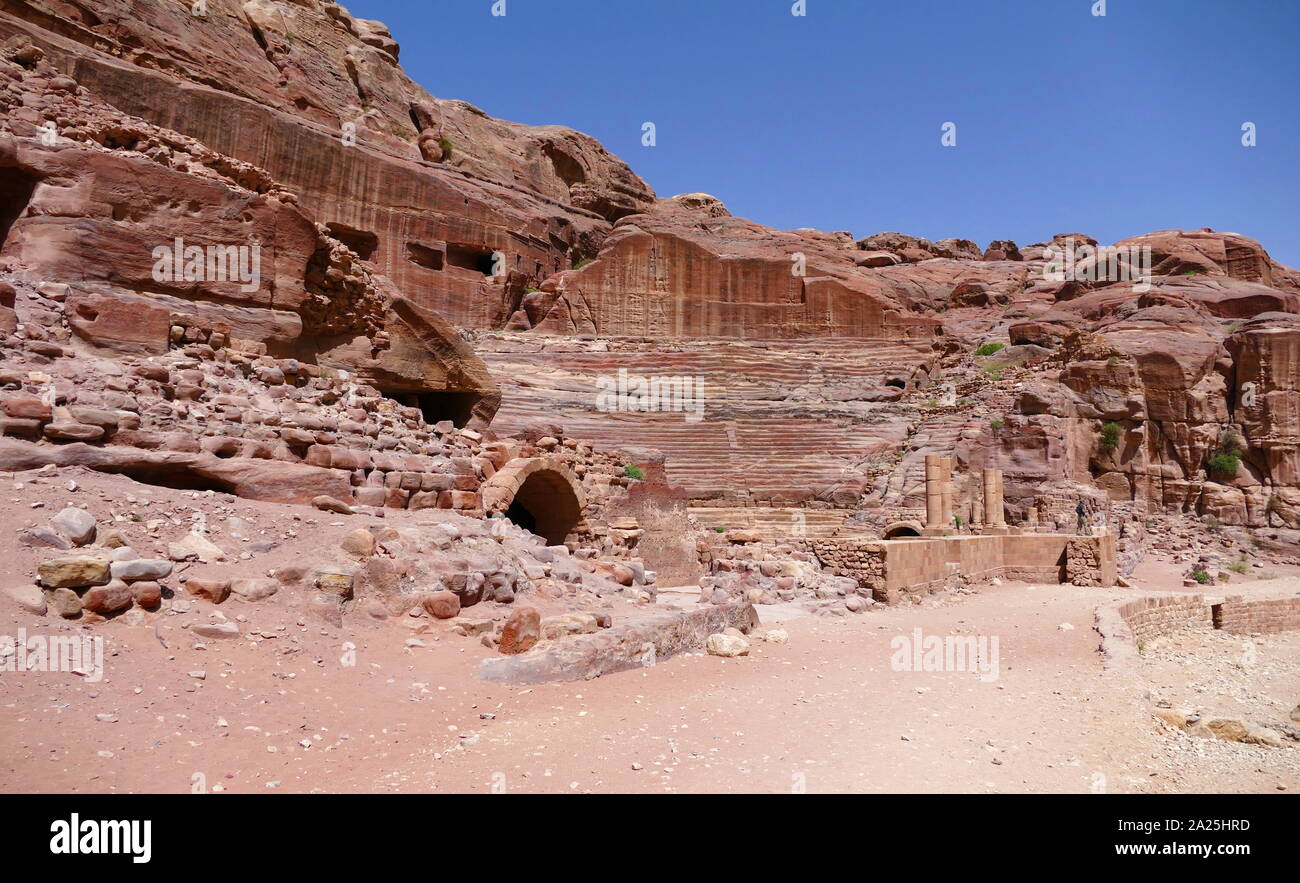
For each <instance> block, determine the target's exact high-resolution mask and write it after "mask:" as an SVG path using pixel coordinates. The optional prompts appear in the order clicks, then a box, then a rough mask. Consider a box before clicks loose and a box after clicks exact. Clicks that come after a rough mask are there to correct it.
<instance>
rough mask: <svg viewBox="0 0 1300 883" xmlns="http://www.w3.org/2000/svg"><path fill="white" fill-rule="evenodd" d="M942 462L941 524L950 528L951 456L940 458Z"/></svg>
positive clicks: (951, 524) (951, 523)
mask: <svg viewBox="0 0 1300 883" xmlns="http://www.w3.org/2000/svg"><path fill="white" fill-rule="evenodd" d="M941 460H942V463H943V466H942V468H943V496H942V498H941V499H942V500H943V526H944V528H945V529H946V528H951V527H952V526H953V522H952V457H943V458H941Z"/></svg>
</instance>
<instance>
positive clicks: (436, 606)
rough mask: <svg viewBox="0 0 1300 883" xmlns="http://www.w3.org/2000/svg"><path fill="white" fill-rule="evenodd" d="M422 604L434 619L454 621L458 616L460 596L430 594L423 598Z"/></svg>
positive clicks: (452, 593) (444, 592)
mask: <svg viewBox="0 0 1300 883" xmlns="http://www.w3.org/2000/svg"><path fill="white" fill-rule="evenodd" d="M422 604H423V605H424V609H425V610H427V611H428V612H429V615H430V616H433V617H435V618H436V619H454V618H455V617H457V616H459V615H460V596H459V595H457V594H456V593H455V592H448V591H441V592H430V593H429V594H427V595H425V596H424V599H423V601H422Z"/></svg>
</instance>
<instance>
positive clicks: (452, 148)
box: [438, 135, 456, 162]
mask: <svg viewBox="0 0 1300 883" xmlns="http://www.w3.org/2000/svg"><path fill="white" fill-rule="evenodd" d="M438 146H439V147H441V148H442V160H443V162H446V161H447V160H449V159H451V155H452V154H453V153H455V152H456V142H455V141H452V140H451V139H450V138H448V137H447V136H446V135H443V136H442V137H441V138H439V139H438Z"/></svg>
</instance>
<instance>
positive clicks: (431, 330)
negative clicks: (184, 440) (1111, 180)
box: [0, 0, 1300, 540]
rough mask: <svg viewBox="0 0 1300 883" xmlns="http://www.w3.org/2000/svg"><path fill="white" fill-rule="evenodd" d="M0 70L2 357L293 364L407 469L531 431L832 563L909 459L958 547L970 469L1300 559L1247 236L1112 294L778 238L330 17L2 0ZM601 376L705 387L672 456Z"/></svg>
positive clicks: (1280, 345)
mask: <svg viewBox="0 0 1300 883" xmlns="http://www.w3.org/2000/svg"><path fill="white" fill-rule="evenodd" d="M0 44H3V47H4V48H3V51H2V52H0V108H3V119H2V120H0V193H2V194H3V196H4V201H3V203H4V210H3V213H2V214H0V273H3V274H4V277H5V279H7V280H8V282H7V283H6V285H5V287H3V288H0V332H3V333H5V334H6V335H11V336H12V338H11V339H12V340H16V341H18V342H20V343H21V348H22V350H23V352H24V353H25V357H31V356H32V355H33V354H34V355H35V356H36V357H38V358H59V357H60V356H61V355H62V354H63V352H64V350H66V351H68V352H72V353H84V354H91V355H93V356H94V357H95V358H102V359H108V360H109V361H112V360H114V359H122V358H135V359H139V358H144V359H149V358H154V357H160V356H163V355H165V354H168V353H171V352H174V351H175V350H177V349H180V348H183V347H186V346H194V345H198V346H210V347H211V348H212V349H213V350H214V351H221V350H223V349H229V350H233V351H235V352H238V353H241V354H243V355H244V356H247V359H246V361H247V363H248V366H250V367H249V370H253V371H257V370H260V369H262V368H268V367H273V368H274V370H275V371H281V373H282V374H283V368H282V367H280V366H278V362H283V361H285V360H289V362H290V364H291V366H292V365H297V364H301V365H304V366H310V367H311V369H312V370H320V371H322V372H324V375H325V377H326V379H327V380H329V381H330V383H332V384H334V387H331V390H333V389H335V388H337V389H346V387H347V382H348V381H347V379H348V378H349V377H353V376H355V377H356V378H357V379H359V380H360V381H362V382H364V383H365V384H367V385H368V386H367V387H366V389H365V390H364V391H363V392H364V395H365V396H367V397H369V396H371V393H372V392H373V394H374V396H377V397H379V398H384V397H386V398H389V399H395V400H397V401H398V402H399V403H400V405H401V406H403V407H408V408H414V409H416V410H417V411H418V412H419V413H418V414H413V415H409V421H408V422H409V425H408V427H407V428H411V427H415V428H414V430H413V432H414V436H413V437H412V438H409V439H408V438H406V437H405V436H401V437H399V436H397V435H394V436H393V438H394V439H395V441H394V444H396V445H398V446H399V448H400V450H403V451H405V452H407V453H412V454H415V455H417V456H423V455H425V454H426V452H425V451H423V450H417V449H418V448H421V447H422V446H424V447H428V446H429V445H430V443H431V441H432V436H431V435H430V434H429V433H428V432H427V431H426V430H425V429H421V428H420V427H421V425H424V426H426V429H427V426H432V425H435V424H438V423H440V422H442V421H444V420H447V421H450V422H451V423H453V424H455V426H456V427H457V428H466V427H468V428H470V429H471V431H474V430H486V429H487V428H488V427H489V426H491V427H492V428H493V429H494V430H496V432H498V433H500V434H502V435H507V434H515V433H525V434H526V433H527V432H528V431H529V430H530V429H531V428H535V427H537V426H538V425H539V424H543V425H545V426H550V425H552V424H557V425H560V426H562V427H563V430H564V434H567V436H568V437H572V438H581V439H582V440H583V441H584V442H590V443H594V444H595V445H596V446H597V447H604V448H624V447H628V446H633V445H635V446H641V447H643V448H654V449H658V450H660V451H662V452H663V453H664V454H665V455H666V456H667V466H666V469H667V472H666V475H667V477H668V478H669V479H671V480H672V481H674V482H675V483H677V484H680V485H682V486H684V487H685V489H686V493H687V495H688V497H689V499H690V502H691V503H692V505H693V506H694V507H695V508H696V509H697V510H704V509H721V510H735V511H736V512H741V510H746V509H752V508H754V507H755V506H763V507H768V508H776V509H790V510H805V509H806V510H811V511H816V512H821V513H823V515H822V516H819V517H824V518H825V519H827V520H825V524H826V525H829V527H827V529H833V527H834V525H838V524H840V523H842V522H843V521H844V520H845V519H848V518H852V519H854V523H858V524H861V523H875V522H880V523H885V522H888V521H890V520H898V519H906V518H908V517H910V516H911V515H912V514H914V512H915V510H916V509H917V508H918V507H919V506H920V505H921V502H922V499H921V496H922V494H921V486H922V478H923V477H922V475H921V464H922V462H923V459H924V456H925V455H926V454H927V453H944V454H950V455H955V457H956V459H957V463H958V482H959V496H960V500H959V509H962V511H966V512H972V513H973V512H974V511H977V510H978V505H977V501H976V497H977V495H978V488H977V487H976V486H975V485H976V484H977V482H973V481H970V480H969V479H968V478H967V476H973V475H975V474H977V473H978V469H979V468H980V467H981V466H984V465H992V466H997V467H1000V468H1002V469H1004V470H1005V473H1006V495H1007V501H1008V505H1009V507H1010V509H1011V514H1012V515H1013V517H1014V518H1015V519H1017V521H1019V519H1028V518H1032V519H1035V520H1038V521H1040V523H1048V524H1058V523H1061V522H1068V520H1069V518H1070V513H1071V512H1072V510H1073V501H1074V500H1075V499H1076V498H1077V496H1078V495H1079V494H1080V493H1084V494H1086V495H1088V496H1089V497H1091V498H1094V499H1096V500H1098V501H1105V502H1107V503H1109V504H1122V505H1124V506H1139V507H1142V508H1144V509H1152V510H1155V509H1165V510H1170V511H1176V512H1184V513H1188V514H1194V515H1197V516H1207V517H1211V518H1212V519H1213V520H1214V521H1215V522H1216V523H1222V524H1230V525H1240V526H1243V527H1250V528H1254V529H1258V530H1265V531H1273V532H1274V536H1273V539H1279V538H1280V539H1282V540H1286V539H1288V538H1289V537H1291V535H1290V534H1286V533H1283V534H1278V533H1277V532H1278V531H1283V532H1285V531H1290V530H1295V529H1297V528H1300V459H1298V456H1300V455H1298V454H1297V443H1298V442H1300V438H1298V436H1300V392H1297V389H1296V384H1297V377H1300V369H1298V368H1297V359H1298V358H1300V355H1298V353H1300V274H1297V272H1296V271H1295V270H1292V269H1290V268H1287V267H1284V266H1282V265H1280V264H1278V263H1277V262H1275V261H1273V260H1272V259H1271V258H1270V257H1269V255H1268V253H1267V252H1266V251H1265V249H1264V248H1263V247H1262V246H1261V245H1260V244H1259V243H1257V242H1255V241H1254V240H1252V239H1250V238H1248V237H1246V236H1243V235H1238V234H1231V233H1217V232H1214V231H1212V230H1209V229H1204V230H1199V231H1178V230H1171V231H1162V232H1158V233H1152V234H1149V235H1146V236H1140V237H1136V238H1134V239H1130V240H1126V241H1124V242H1121V243H1116V244H1115V246H1116V247H1117V248H1118V249H1120V253H1121V254H1123V255H1126V256H1128V257H1124V258H1122V259H1116V260H1111V261H1109V263H1107V261H1106V260H1105V259H1104V257H1103V259H1102V260H1100V261H1099V260H1098V258H1097V256H1096V255H1095V253H1092V252H1090V249H1092V248H1093V247H1095V246H1097V243H1096V242H1095V241H1094V240H1092V239H1091V238H1090V237H1087V236H1085V235H1082V234H1064V235H1058V236H1055V237H1054V238H1053V239H1051V240H1044V241H1042V242H1038V243H1032V244H1024V245H1020V244H1017V243H1014V242H1010V241H998V242H993V243H990V244H988V245H987V246H986V247H981V246H980V245H978V244H977V243H974V242H971V241H969V240H964V239H949V240H943V241H939V242H930V241H928V240H925V239H920V238H916V237H912V236H908V235H904V234H900V233H879V234H875V235H870V236H866V237H864V238H863V237H859V236H856V235H854V234H850V233H846V232H829V233H828V232H820V231H816V230H807V229H805V230H795V231H778V230H773V229H770V228H767V227H763V226H761V225H758V224H755V223H753V222H750V221H746V220H743V219H740V218H736V217H733V216H732V215H731V214H730V212H729V211H728V210H727V208H726V206H725V205H724V204H723V203H722V202H721V201H720V200H718V199H716V198H714V197H712V196H709V195H707V194H703V193H694V194H686V195H683V196H678V197H674V198H671V199H656V197H655V195H654V193H653V192H652V191H651V189H650V188H649V187H648V186H647V185H646V184H645V183H644V182H643V181H641V180H640V179H639V178H638V177H637V176H636V175H635V174H634V173H633V172H632V171H631V170H630V169H629V168H628V166H627V165H626V164H625V163H623V162H622V161H620V160H619V159H617V158H616V157H613V156H611V155H610V154H608V153H607V152H606V151H605V150H604V149H603V148H602V147H601V146H600V145H599V144H598V143H596V142H595V141H594V140H593V139H591V138H589V137H587V136H585V135H582V134H580V133H577V132H574V131H571V130H568V129H564V128H558V127H540V128H539V127H529V126H523V125H519V124H514V123H509V122H505V121H501V120H496V119H493V118H491V117H489V116H488V115H487V114H486V113H485V112H483V111H481V110H479V109H478V108H475V107H473V106H471V105H468V104H466V103H464V102H460V101H455V100H448V99H440V98H435V97H433V96H431V95H429V94H428V93H427V92H425V91H424V90H423V89H421V88H420V87H419V86H417V85H415V84H414V83H413V82H411V80H410V79H409V78H408V77H407V76H406V75H405V74H404V73H403V71H402V69H401V66H400V63H399V59H400V47H399V46H398V44H397V42H396V41H395V40H394V39H393V37H392V35H391V34H390V33H389V31H388V30H387V28H385V26H384V25H383V24H381V23H378V22H371V21H364V20H360V19H356V18H354V17H353V16H352V15H351V14H349V13H348V11H347V10H346V9H344V8H343V7H342V6H340V5H338V4H335V3H328V2H319V0H296V2H292V3H290V2H273V0H249V2H245V3H242V4H241V3H239V2H237V0H209V2H208V3H207V4H206V14H203V15H195V14H193V12H192V11H191V9H190V6H189V5H188V4H183V3H163V2H150V3H143V4H141V3H135V2H132V3H128V2H126V0H61V2H53V0H0ZM173 244H174V247H175V248H176V250H177V252H179V253H180V254H181V255H188V252H186V251H185V250H184V249H185V248H186V247H187V246H189V247H193V246H198V247H200V248H209V249H210V248H211V247H213V246H218V247H222V248H225V247H234V248H241V247H246V248H251V247H253V246H256V247H257V248H259V249H260V250H261V251H260V258H259V259H260V262H261V263H260V271H261V276H260V279H259V280H258V281H257V284H251V285H250V284H244V280H241V279H235V278H231V277H230V276H229V275H222V274H217V276H215V277H214V275H213V274H212V273H211V272H190V271H189V269H188V267H189V265H188V264H185V262H184V261H183V260H181V259H180V258H177V260H176V261H175V263H174V264H170V265H168V266H173V267H174V268H175V269H176V271H177V272H174V273H171V274H170V275H169V274H167V273H162V274H160V273H159V258H158V249H159V248H164V249H166V248H168V247H172V246H173ZM1144 250H1146V251H1144ZM1076 253H1077V254H1078V255H1082V256H1083V257H1081V258H1080V259H1079V260H1078V261H1075V259H1074V256H1075V254H1076ZM241 254H242V253H241ZM1063 255H1068V260H1069V261H1070V262H1071V268H1070V270H1071V275H1072V278H1061V276H1060V275H1059V274H1058V273H1055V272H1054V271H1055V270H1058V269H1060V266H1059V265H1060V264H1061V263H1062V256H1063ZM1134 255H1145V256H1146V257H1149V259H1150V263H1149V265H1148V266H1146V271H1147V272H1146V273H1145V275H1144V276H1143V278H1141V279H1139V278H1136V277H1137V276H1138V275H1140V274H1139V273H1138V272H1137V271H1138V270H1139V269H1141V268H1140V267H1138V266H1137V265H1134V264H1132V263H1131V261H1130V258H1131V256H1134ZM1126 262H1128V263H1126ZM199 269H200V270H204V269H206V270H209V271H210V270H211V258H210V256H209V260H208V264H207V266H206V267H205V266H204V265H203V263H202V261H200V265H199ZM1076 269H1081V270H1082V272H1080V273H1077V274H1076V273H1075V272H1074V271H1075V270H1076ZM42 346H44V347H46V348H47V349H49V348H51V347H52V348H54V349H57V350H58V353H55V352H54V349H50V350H49V354H47V355H42V354H41V353H40V349H41V347H42ZM258 359H270V360H277V366H268V365H266V364H264V363H260V362H258V361H257V360H258ZM182 361H183V360H182ZM26 367H30V366H29V365H28V366H26ZM133 370H134V368H133ZM180 370H185V367H184V365H181V366H180ZM620 371H622V372H626V374H628V375H632V376H634V377H644V378H647V379H649V380H654V379H663V378H668V379H671V380H672V381H673V382H674V383H676V382H678V381H680V380H681V379H684V378H688V379H690V380H691V382H692V384H695V383H699V384H702V387H701V388H702V390H703V396H702V397H698V396H697V397H696V398H697V399H698V401H693V405H694V406H695V407H694V413H695V416H696V417H697V418H698V419H687V417H688V412H690V411H691V408H690V407H683V408H676V407H673V408H668V409H659V410H650V411H648V412H646V411H639V410H636V409H632V410H628V409H627V408H626V407H622V406H620V407H618V408H615V409H613V410H611V409H610V408H609V407H607V406H606V405H607V404H608V403H605V405H603V404H602V401H601V398H600V396H599V392H598V391H599V390H600V389H602V388H603V386H604V385H607V384H608V382H609V379H610V378H612V377H617V376H619V373H620ZM335 372H342V375H338V374H337V373H335ZM53 373H55V374H57V373H58V372H53ZM268 374H271V375H273V374H274V371H268ZM289 376H290V378H291V379H292V378H293V377H299V381H298V382H299V383H302V382H306V380H307V379H309V375H308V374H307V373H304V374H302V375H293V374H292V373H291V374H290V375H289ZM340 376H341V379H340ZM182 379H183V378H179V377H168V378H167V379H166V381H161V380H160V381H159V382H160V383H162V385H163V386H165V387H175V385H176V383H177V382H178V381H180V380H182ZM259 379H260V380H261V381H262V382H267V381H266V380H265V378H259ZM27 386H30V384H27ZM692 388H695V387H692ZM24 391H25V392H26V393H28V394H32V395H36V394H37V393H39V390H38V389H34V388H28V389H25V390H24ZM155 391H156V390H155ZM164 392H166V390H164ZM174 393H175V389H174V388H173V389H172V390H171V392H170V393H167V394H169V395H170V394H174ZM227 394H230V393H227ZM330 394H333V392H331V393H330ZM194 395H195V397H194V399H193V401H203V400H204V394H203V393H202V390H200V391H199V392H197V393H195V394H194ZM367 401H371V402H374V401H377V399H375V398H368V399H367ZM56 404H57V403H56ZM325 404H327V405H328V404H332V402H326V403H325ZM687 404H692V403H687ZM262 410H265V409H262ZM343 410H345V411H346V410H347V409H343ZM370 410H371V411H372V412H373V411H374V410H375V409H374V408H371V409H370ZM354 416H355V415H354ZM10 417H11V418H12V419H29V418H15V417H14V415H10ZM494 421H495V422H494ZM56 422H57V421H56ZM64 422H66V421H64ZM352 422H353V423H355V424H356V425H358V426H364V425H365V421H358V420H353V421H352ZM42 425H44V424H42ZM13 428H14V426H13V425H12V424H11V425H10V429H13ZM18 429H20V430H21V431H22V432H29V433H30V432H31V431H32V427H30V426H26V425H23V426H20V427H18ZM9 431H10V430H6V432H9ZM241 431H243V430H240V429H238V428H237V425H236V422H235V421H233V420H228V421H226V422H225V424H224V425H221V426H213V427H212V429H211V432H212V434H213V436H214V437H218V436H219V437H220V438H223V439H224V438H231V437H232V436H237V435H238V433H239V432H241ZM317 431H321V432H324V431H327V428H325V427H322V428H321V429H319V430H317ZM41 432H43V430H41V429H40V427H39V426H38V427H37V433H38V435H39V434H40V433H41ZM564 434H560V435H559V437H564ZM341 435H343V436H347V433H346V432H345V433H341ZM361 435H364V433H361V434H359V435H358V437H357V439H354V440H352V441H351V442H348V443H347V444H351V445H353V447H355V448H358V449H360V448H365V449H366V450H370V449H371V448H372V447H374V446H375V444H374V443H375V442H376V440H375V439H374V438H371V440H370V441H362V440H361V439H360V436H361ZM384 435H385V436H387V435H389V434H388V433H384ZM541 435H542V434H541V433H538V432H534V433H533V435H532V438H533V439H534V440H535V439H537V438H539V437H541ZM67 440H68V439H48V438H46V439H45V441H46V442H49V441H54V442H59V441H67ZM345 440H346V439H345ZM384 443H385V444H387V443H388V442H387V441H385V442H384ZM223 444H224V443H223ZM330 444H332V442H331V443H326V446H329V445H330ZM347 444H344V445H343V446H344V447H346V446H347ZM212 446H215V448H220V447H221V445H219V444H217V443H216V442H213V443H212ZM288 447H289V449H290V451H291V452H292V451H293V445H292V444H290V445H289V446H288ZM306 447H309V446H306ZM306 447H303V446H300V448H299V455H300V456H305V452H306ZM215 448H214V449H215ZM223 450H224V449H223ZM433 455H435V456H436V452H435V453H434V454H433ZM646 457H647V459H648V461H654V462H658V461H657V460H655V455H652V454H647V455H646ZM47 459H48V458H47ZM344 459H346V458H344ZM479 478H483V476H479ZM487 478H490V476H488V477H487ZM365 480H367V481H368V480H369V478H366V479H365ZM368 496H369V497H371V498H376V497H377V496H378V495H377V494H374V493H371V494H369V495H368ZM963 507H964V508H963ZM466 508H468V509H473V508H474V507H472V506H467V507H466ZM825 513H833V514H832V515H829V516H827V515H826V514H825ZM699 517H704V516H699ZM728 517H729V516H725V515H719V516H717V518H718V519H719V520H720V524H722V525H724V526H725V524H726V522H727V518H728ZM780 517H781V518H785V517H786V515H785V514H782V515H781V516H780ZM801 517H804V518H805V522H806V516H801Z"/></svg>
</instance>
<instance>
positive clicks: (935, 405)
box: [922, 399, 939, 410]
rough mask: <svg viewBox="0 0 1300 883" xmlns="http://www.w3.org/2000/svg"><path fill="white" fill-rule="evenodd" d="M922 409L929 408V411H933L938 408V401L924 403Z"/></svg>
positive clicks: (932, 400) (931, 400)
mask: <svg viewBox="0 0 1300 883" xmlns="http://www.w3.org/2000/svg"><path fill="white" fill-rule="evenodd" d="M922 407H925V408H930V409H931V410H933V409H934V408H937V407H939V400H938V399H930V401H928V402H926V403H925V404H924V405H923V406H922Z"/></svg>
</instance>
